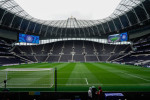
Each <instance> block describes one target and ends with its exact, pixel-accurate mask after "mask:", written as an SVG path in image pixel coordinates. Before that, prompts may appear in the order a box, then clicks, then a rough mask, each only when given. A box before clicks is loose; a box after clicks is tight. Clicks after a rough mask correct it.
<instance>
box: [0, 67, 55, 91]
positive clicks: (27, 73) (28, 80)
mask: <svg viewBox="0 0 150 100" xmlns="http://www.w3.org/2000/svg"><path fill="white" fill-rule="evenodd" d="M4 80H6V81H7V83H6V86H7V88H51V87H52V86H53V85H54V69H53V68H7V69H4V70H0V88H3V87H4V85H5V84H4Z"/></svg>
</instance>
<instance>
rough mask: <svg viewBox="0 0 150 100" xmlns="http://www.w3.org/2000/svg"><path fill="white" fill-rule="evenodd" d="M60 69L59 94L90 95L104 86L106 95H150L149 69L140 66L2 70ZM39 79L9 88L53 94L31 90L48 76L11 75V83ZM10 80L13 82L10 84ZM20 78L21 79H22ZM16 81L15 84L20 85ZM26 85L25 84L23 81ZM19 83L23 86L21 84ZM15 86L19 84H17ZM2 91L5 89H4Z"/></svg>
mask: <svg viewBox="0 0 150 100" xmlns="http://www.w3.org/2000/svg"><path fill="white" fill-rule="evenodd" d="M55 67H56V68H57V69H58V71H57V72H58V73H57V76H58V80H57V83H58V89H57V90H58V91H88V89H89V87H90V86H96V87H98V86H101V87H102V89H103V91H125V92H131V91H141V92H150V69H149V68H143V67H139V66H131V65H120V64H111V63H38V64H24V65H15V66H3V67H0V70H4V69H6V68H55ZM34 75H35V77H36V78H37V77H39V79H37V80H32V82H30V83H29V84H28V85H25V87H26V88H16V87H17V86H16V87H14V88H9V89H10V91H54V86H53V87H52V88H47V87H46V88H40V87H37V88H32V86H36V85H37V86H38V85H40V83H42V82H44V81H45V83H46V82H47V83H48V82H49V81H47V80H46V78H47V77H49V75H47V74H42V73H40V72H27V73H26V74H24V75H23V74H20V75H18V76H16V75H10V76H11V78H12V79H15V78H18V77H19V78H20V79H21V78H22V77H27V76H28V77H29V78H30V76H31V77H34ZM11 78H10V80H11ZM19 78H18V79H19ZM18 81H19V80H16V81H15V82H18ZM22 83H23V81H22ZM22 83H20V84H22ZM14 84H16V83H14ZM1 90H2V89H1Z"/></svg>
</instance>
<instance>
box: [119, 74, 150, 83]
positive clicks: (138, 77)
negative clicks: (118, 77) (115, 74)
mask: <svg viewBox="0 0 150 100" xmlns="http://www.w3.org/2000/svg"><path fill="white" fill-rule="evenodd" d="M121 73H124V74H127V75H129V76H132V77H136V78H139V79H142V80H144V81H148V82H149V81H150V80H148V79H145V78H142V77H139V76H136V75H132V74H128V73H125V72H121Z"/></svg>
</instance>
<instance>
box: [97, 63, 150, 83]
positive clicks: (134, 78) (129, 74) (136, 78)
mask: <svg viewBox="0 0 150 100" xmlns="http://www.w3.org/2000/svg"><path fill="white" fill-rule="evenodd" d="M99 65H100V66H103V68H107V69H109V71H112V72H113V71H116V70H118V71H117V72H114V73H116V74H118V75H120V76H121V77H122V79H123V78H125V79H126V81H127V82H128V83H131V84H135V83H136V84H141V83H150V80H149V79H147V78H146V77H143V76H141V74H142V73H144V72H143V71H142V70H141V74H140V73H139V74H137V73H136V71H137V70H133V69H130V70H129V69H128V68H126V69H125V68H123V69H122V67H124V66H122V65H120V66H118V64H112V65H110V64H106V63H99ZM131 70H132V71H131ZM133 72H135V73H136V74H135V73H133Z"/></svg>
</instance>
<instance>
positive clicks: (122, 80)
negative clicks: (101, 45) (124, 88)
mask: <svg viewBox="0 0 150 100" xmlns="http://www.w3.org/2000/svg"><path fill="white" fill-rule="evenodd" d="M93 65H95V66H97V67H99V68H101V69H104V70H107V72H108V73H107V76H109V77H110V79H109V80H110V81H112V82H110V84H111V83H113V82H114V81H116V79H117V81H116V82H117V83H116V84H138V80H139V79H137V80H133V77H131V76H129V75H125V74H124V73H122V72H123V70H119V69H116V68H115V66H107V65H105V64H103V63H94V64H93ZM111 73H112V76H111ZM126 73H127V72H126ZM105 78H106V76H105ZM134 78H135V77H134ZM118 80H119V81H118ZM106 84H108V83H105V85H106ZM139 84H141V80H140V81H139Z"/></svg>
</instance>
